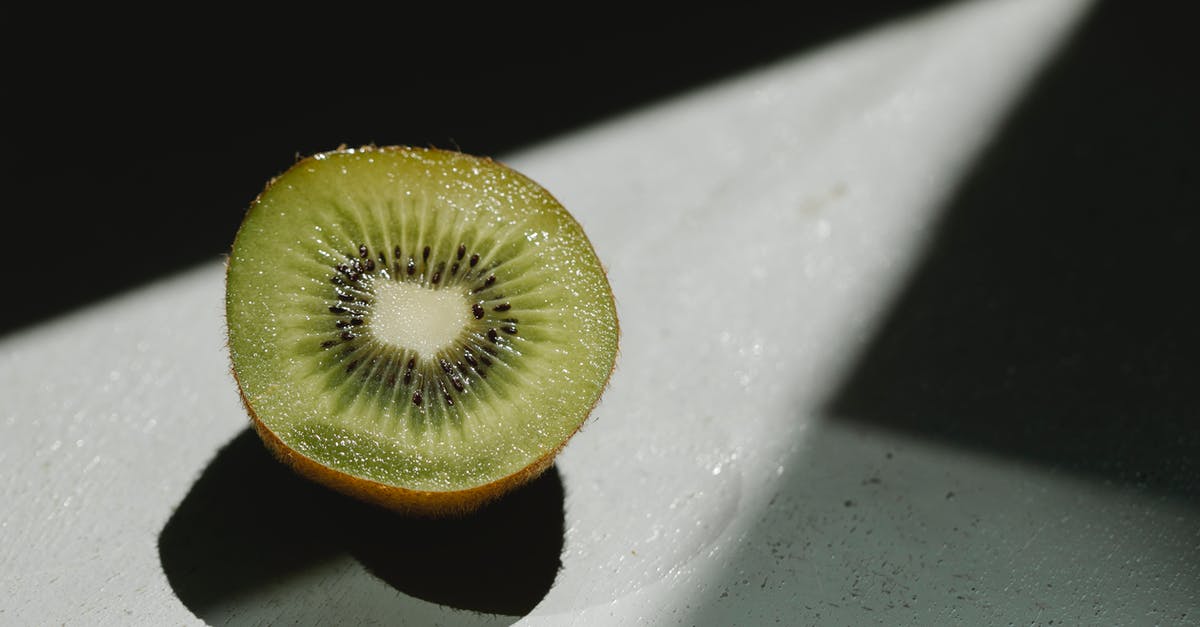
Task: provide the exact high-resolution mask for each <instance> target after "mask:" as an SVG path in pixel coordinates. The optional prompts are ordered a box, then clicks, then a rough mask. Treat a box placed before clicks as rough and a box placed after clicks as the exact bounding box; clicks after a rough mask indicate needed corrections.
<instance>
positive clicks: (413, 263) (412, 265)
mask: <svg viewBox="0 0 1200 627" xmlns="http://www.w3.org/2000/svg"><path fill="white" fill-rule="evenodd" d="M416 271H417V262H416V260H414V259H413V258H412V257H409V258H408V274H409V276H411V275H412V274H413V273H414V272H416Z"/></svg>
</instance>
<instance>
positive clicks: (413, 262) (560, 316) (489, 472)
mask: <svg viewBox="0 0 1200 627" xmlns="http://www.w3.org/2000/svg"><path fill="white" fill-rule="evenodd" d="M226 320H227V325H228V334H229V349H230V355H231V358H232V362H233V374H234V378H235V379H236V381H237V384H238V388H239V389H240V392H241V396H242V400H243V402H244V403H245V406H246V409H247V411H248V413H249V414H250V417H251V419H252V422H253V424H254V427H255V430H256V431H257V432H258V434H259V436H260V437H261V438H262V440H263V441H264V443H265V444H266V445H267V448H269V449H270V450H271V451H272V452H273V453H274V454H275V456H276V457H277V458H279V459H280V460H281V461H282V462H284V463H285V464H287V465H289V466H291V467H292V468H293V469H294V470H295V471H297V472H298V473H299V474H301V475H303V476H305V477H308V478H309V479H312V480H314V481H317V482H319V483H322V484H324V485H326V486H329V487H331V488H333V489H335V490H338V491H340V492H343V493H346V494H348V495H350V496H353V497H356V498H359V499H362V500H365V501H368V502H371V503H375V504H378V505H382V506H385V507H388V508H391V509H395V510H398V511H402V512H408V513H413V514H424V515H453V514H463V513H467V512H470V511H472V510H475V509H477V508H478V507H480V506H481V505H483V504H485V503H487V502H488V501H490V500H492V499H495V498H497V497H499V496H501V495H502V494H504V493H505V492H507V491H509V490H511V489H513V488H516V487H518V486H520V485H522V484H524V483H526V482H527V481H529V480H531V479H533V478H534V477H536V476H537V475H538V474H539V473H541V472H542V471H544V470H545V469H547V468H548V467H549V466H550V465H551V463H552V462H553V459H554V456H555V455H556V454H557V453H558V452H559V451H560V450H561V449H562V447H563V446H564V445H565V444H566V442H567V440H568V439H569V438H570V437H571V436H572V435H574V434H575V433H576V432H577V431H578V430H579V428H580V427H581V426H582V425H583V424H584V422H585V421H586V420H587V418H588V416H589V414H590V413H591V411H592V409H593V408H594V407H595V405H596V403H597V402H598V400H599V398H600V395H601V393H602V392H603V390H604V388H605V387H606V385H607V382H608V379H609V376H610V374H611V373H612V370H613V366H614V363H615V360H616V354H617V340H618V334H619V333H618V325H617V314H616V306H615V303H614V300H613V295H612V290H611V288H610V286H609V283H608V278H607V276H606V274H605V271H604V268H603V266H602V265H601V264H600V261H599V259H598V258H597V256H596V253H595V250H594V249H593V248H592V245H591V243H590V242H589V241H588V239H587V237H586V235H585V234H584V232H583V230H582V228H581V227H580V225H579V223H578V222H576V221H575V219H574V218H573V217H572V216H571V215H570V214H569V213H568V212H567V210H566V209H564V208H563V207H562V205H560V204H559V202H558V201H557V200H555V199H554V197H553V196H551V195H550V193H549V192H547V191H546V190H545V189H543V188H542V187H541V186H539V185H538V184H536V183H535V182H533V181H532V180H530V179H529V178H527V177H525V176H524V175H522V174H519V173H518V172H516V171H514V170H512V169H510V168H508V167H506V166H504V165H502V164H500V163H498V162H496V161H494V160H492V159H489V158H484V157H476V156H471V155H466V154H462V153H459V152H455V151H449V150H439V149H432V148H414V147H405V146H395V147H365V148H357V149H347V148H339V149H337V150H334V151H330V152H325V153H321V154H316V155H313V156H311V157H308V158H305V159H302V160H299V161H298V162H296V163H295V164H294V165H293V166H292V167H291V168H289V169H288V170H287V171H286V172H284V173H283V174H281V175H279V176H278V177H276V178H274V179H272V180H271V181H270V182H269V183H268V184H267V186H266V188H265V189H264V190H263V191H262V193H260V194H259V195H258V197H257V198H256V199H255V200H254V201H253V203H252V204H251V205H250V208H249V210H248V211H247V212H246V216H245V218H244V220H243V222H242V224H241V226H240V227H239V229H238V232H237V235H236V237H235V239H234V243H233V249H232V252H231V253H230V257H229V261H228V267H227V272H226Z"/></svg>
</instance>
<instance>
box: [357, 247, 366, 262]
mask: <svg viewBox="0 0 1200 627" xmlns="http://www.w3.org/2000/svg"><path fill="white" fill-rule="evenodd" d="M358 256H359V257H362V258H363V259H366V258H367V245H366V244H359V245H358Z"/></svg>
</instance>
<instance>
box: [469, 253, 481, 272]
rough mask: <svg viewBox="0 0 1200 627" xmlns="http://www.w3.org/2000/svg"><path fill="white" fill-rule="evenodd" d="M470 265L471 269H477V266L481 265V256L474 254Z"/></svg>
mask: <svg viewBox="0 0 1200 627" xmlns="http://www.w3.org/2000/svg"><path fill="white" fill-rule="evenodd" d="M469 263H470V264H471V267H472V268H474V267H475V264H477V263H479V255H476V254H474V253H472V254H471V260H470V262H469Z"/></svg>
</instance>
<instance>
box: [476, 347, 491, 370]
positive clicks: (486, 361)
mask: <svg viewBox="0 0 1200 627" xmlns="http://www.w3.org/2000/svg"><path fill="white" fill-rule="evenodd" d="M483 348H484V349H485V350H486V349H487V347H486V346H484V347H483ZM492 354H493V355H494V354H495V353H492ZM479 361H480V362H481V363H482V364H483V365H484V366H485V367H487V366H490V365H492V360H491V359H488V356H487V355H480V356H479Z"/></svg>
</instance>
